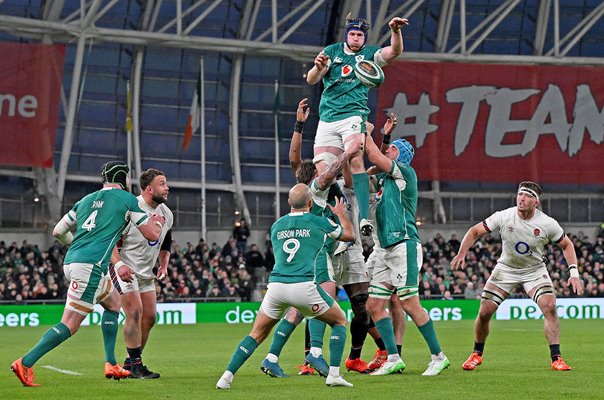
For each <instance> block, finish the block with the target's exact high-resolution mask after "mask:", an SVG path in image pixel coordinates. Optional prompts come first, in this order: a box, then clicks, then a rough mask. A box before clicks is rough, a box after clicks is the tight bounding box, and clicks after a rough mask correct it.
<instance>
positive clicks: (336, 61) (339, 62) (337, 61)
mask: <svg viewBox="0 0 604 400" xmlns="http://www.w3.org/2000/svg"><path fill="white" fill-rule="evenodd" d="M333 62H334V63H337V64H341V63H342V59H341V58H340V57H337V56H336V57H335V58H334V59H333Z"/></svg>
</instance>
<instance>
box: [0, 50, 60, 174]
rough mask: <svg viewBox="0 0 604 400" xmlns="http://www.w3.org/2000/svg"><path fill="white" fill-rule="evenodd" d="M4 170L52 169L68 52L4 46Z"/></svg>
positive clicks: (0, 90)
mask: <svg viewBox="0 0 604 400" xmlns="http://www.w3.org/2000/svg"><path fill="white" fill-rule="evenodd" d="M0 54H2V55H3V57H0V140H1V141H2V145H1V146H0V165H19V166H31V167H44V168H51V167H52V165H53V152H54V149H55V137H56V130H57V119H58V113H59V101H60V93H61V92H60V90H61V81H62V79H63V60H64V58H65V48H64V46H62V45H43V44H25V43H0Z"/></svg>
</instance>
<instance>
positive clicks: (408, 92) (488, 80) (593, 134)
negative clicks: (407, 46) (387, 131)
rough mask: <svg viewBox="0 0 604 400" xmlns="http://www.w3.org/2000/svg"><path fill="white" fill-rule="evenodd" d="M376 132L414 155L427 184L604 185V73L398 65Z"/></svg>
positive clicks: (389, 73)
mask: <svg viewBox="0 0 604 400" xmlns="http://www.w3.org/2000/svg"><path fill="white" fill-rule="evenodd" d="M384 72H385V75H386V80H385V82H384V84H382V86H381V87H380V89H379V97H378V110H379V111H378V113H377V124H378V125H377V126H383V124H384V122H385V116H386V115H387V114H388V113H390V112H394V113H396V114H397V115H398V117H399V124H398V126H397V128H396V130H395V131H394V132H393V139H395V138H400V137H403V138H405V139H407V140H409V141H410V142H411V143H413V145H414V146H415V148H416V155H415V158H414V160H413V163H412V166H413V167H414V168H415V169H416V171H417V173H418V177H419V179H423V180H442V181H467V182H508V183H518V182H520V181H522V180H533V181H536V182H538V183H574V184H604V168H603V167H602V165H603V163H604V144H603V141H604V108H603V107H604V68H602V67H568V66H536V65H531V66H528V65H496V64H462V63H431V62H405V61H400V62H396V63H394V64H392V65H390V66H387V67H385V68H384Z"/></svg>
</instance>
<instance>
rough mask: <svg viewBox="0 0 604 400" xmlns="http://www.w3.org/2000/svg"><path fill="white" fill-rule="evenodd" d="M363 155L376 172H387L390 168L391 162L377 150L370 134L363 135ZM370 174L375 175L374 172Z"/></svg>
mask: <svg viewBox="0 0 604 400" xmlns="http://www.w3.org/2000/svg"><path fill="white" fill-rule="evenodd" d="M365 154H367V159H369V162H370V163H372V164H374V165H375V167H376V168H377V169H378V170H380V171H384V172H388V171H390V169H391V168H392V160H391V159H390V158H388V157H387V156H386V155H385V154H383V153H382V151H381V150H380V149H378V147H377V145H376V144H375V142H374V141H373V138H372V137H371V135H370V134H367V135H365ZM371 172H372V173H375V170H373V171H371Z"/></svg>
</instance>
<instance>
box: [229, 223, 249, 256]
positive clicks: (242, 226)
mask: <svg viewBox="0 0 604 400" xmlns="http://www.w3.org/2000/svg"><path fill="white" fill-rule="evenodd" d="M233 237H234V238H235V240H236V242H237V249H238V250H239V252H240V253H242V254H243V253H245V251H246V249H247V239H248V238H249V237H250V228H249V227H248V226H247V222H245V218H241V219H240V220H239V222H236V223H235V228H234V229H233Z"/></svg>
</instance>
